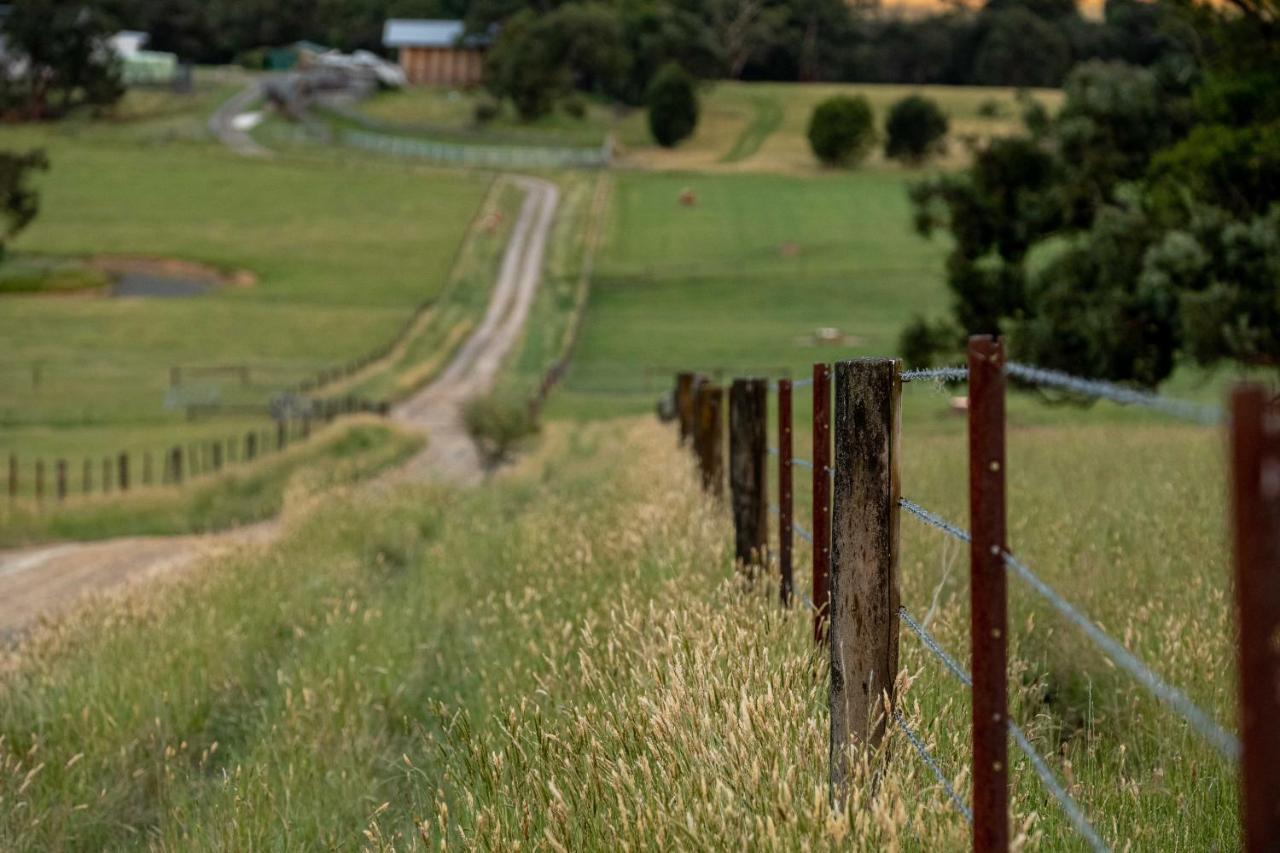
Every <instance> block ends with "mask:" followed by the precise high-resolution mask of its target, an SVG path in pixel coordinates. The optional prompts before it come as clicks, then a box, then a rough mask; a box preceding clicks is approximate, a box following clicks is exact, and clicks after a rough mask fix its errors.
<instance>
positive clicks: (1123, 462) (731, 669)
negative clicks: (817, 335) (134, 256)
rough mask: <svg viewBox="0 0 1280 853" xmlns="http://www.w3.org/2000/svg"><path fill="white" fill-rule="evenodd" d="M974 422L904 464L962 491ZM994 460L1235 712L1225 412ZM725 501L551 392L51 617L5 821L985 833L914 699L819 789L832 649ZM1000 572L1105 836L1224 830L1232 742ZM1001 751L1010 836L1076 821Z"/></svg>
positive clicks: (936, 566)
mask: <svg viewBox="0 0 1280 853" xmlns="http://www.w3.org/2000/svg"><path fill="white" fill-rule="evenodd" d="M962 441H963V440H962V439H958V438H956V437H947V436H934V437H928V436H926V437H923V438H920V437H918V436H916V435H915V434H914V431H913V429H912V426H911V425H910V424H908V425H907V428H906V437H905V438H904V447H905V448H906V452H905V454H904V470H903V482H904V491H905V493H906V494H908V495H910V496H911V497H912V498H914V499H915V500H918V501H920V502H921V503H923V504H924V505H926V506H930V507H932V508H934V509H937V510H938V511H940V512H943V513H946V514H949V515H951V516H952V517H957V518H963V514H962V506H963V499H964V493H965V492H964V487H963V482H964V460H963V456H962V454H961V453H959V452H958V450H959V445H960V444H961V443H962ZM1010 476H1011V485H1012V493H1013V495H1014V500H1013V504H1012V505H1013V506H1015V507H1016V508H1017V509H1016V511H1015V513H1013V515H1012V518H1013V519H1014V520H1013V525H1012V530H1011V542H1012V544H1013V546H1014V547H1015V549H1017V550H1018V551H1019V552H1020V553H1022V554H1023V555H1024V556H1025V557H1026V558H1027V559H1028V560H1029V561H1030V562H1031V564H1032V565H1033V566H1034V567H1036V568H1037V569H1038V570H1039V571H1040V572H1041V573H1042V574H1043V575H1044V577H1045V578H1046V579H1047V580H1049V582H1051V583H1053V584H1055V585H1057V586H1058V587H1059V588H1060V589H1062V590H1063V591H1064V592H1065V593H1066V594H1067V595H1069V596H1070V597H1071V598H1072V599H1073V600H1074V601H1076V602H1077V603H1078V604H1079V605H1080V606H1082V607H1083V608H1084V609H1085V610H1086V612H1088V613H1089V614H1090V616H1091V617H1092V618H1095V619H1097V620H1098V621H1099V622H1100V623H1101V624H1103V625H1104V626H1105V627H1106V628H1107V629H1108V630H1110V631H1112V632H1113V633H1114V634H1115V635H1116V636H1120V637H1123V638H1125V639H1126V641H1127V642H1128V643H1129V644H1130V645H1131V647H1132V648H1133V649H1134V650H1135V651H1136V652H1137V653H1138V654H1140V655H1141V656H1142V657H1143V658H1144V659H1146V660H1147V661H1149V662H1150V663H1151V664H1152V665H1153V666H1155V667H1156V669H1157V670H1158V671H1159V672H1160V673H1161V674H1162V675H1163V676H1165V677H1167V678H1168V679H1169V680H1170V681H1172V682H1173V683H1175V684H1178V685H1180V686H1183V687H1185V688H1186V689H1187V690H1188V691H1189V693H1190V694H1191V695H1192V696H1193V697H1194V698H1195V699H1196V700H1197V701H1199V702H1201V703H1203V704H1204V705H1205V706H1207V707H1208V708H1210V709H1211V711H1212V712H1213V713H1214V714H1215V715H1216V716H1218V717H1219V719H1222V720H1223V721H1225V722H1227V723H1228V724H1229V723H1230V720H1231V719H1232V714H1233V711H1232V701H1231V694H1232V691H1233V685H1232V683H1231V680H1230V679H1229V678H1224V677H1223V671H1224V666H1223V663H1222V662H1223V661H1228V660H1230V659H1231V642H1232V640H1231V635H1232V632H1231V630H1230V621H1229V613H1230V609H1229V605H1228V601H1227V594H1226V570H1225V565H1224V561H1225V559H1226V557H1225V554H1226V549H1225V548H1224V547H1223V542H1222V539H1223V529H1222V527H1223V525H1222V512H1221V493H1222V480H1221V476H1222V470H1221V459H1220V442H1219V441H1218V439H1217V437H1216V436H1215V435H1212V434H1211V433H1206V432H1203V431H1199V430H1194V429H1182V428H1178V427H1172V428H1147V429H1140V430H1139V429H1135V430H1132V431H1128V432H1125V433H1122V434H1117V432H1116V431H1115V430H1114V429H1081V430H1067V431H1063V430H1031V431H1025V432H1019V433H1017V434H1015V435H1014V436H1013V438H1012V439H1011V454H1010ZM1065 482H1070V483H1071V484H1072V488H1071V489H1065V488H1063V484H1064V483H1065ZM726 525H727V522H726V515H725V513H724V512H723V510H722V509H721V508H718V507H717V506H716V505H715V504H713V503H711V502H708V501H706V500H705V499H704V498H703V497H702V496H701V495H700V494H699V492H698V490H697V488H696V486H695V485H694V476H693V472H692V470H691V468H690V464H689V461H688V460H687V459H686V458H685V457H684V456H683V454H678V451H677V450H676V449H675V439H674V435H673V433H672V432H671V431H670V430H667V429H659V428H658V427H657V426H656V425H654V424H653V423H652V421H649V420H647V419H645V420H642V421H639V422H634V421H626V420H614V421H610V422H604V423H596V424H587V425H580V424H567V423H566V424H560V425H555V426H553V427H552V428H551V430H550V431H549V433H548V435H547V436H546V437H545V438H544V440H543V443H542V447H541V449H540V450H539V451H538V452H537V453H536V454H535V455H534V456H532V457H530V458H527V459H525V460H524V461H522V462H521V463H520V466H519V467H518V468H517V469H516V470H515V471H513V472H511V473H509V474H508V475H507V476H505V477H503V478H501V479H500V480H499V481H496V482H494V483H492V484H490V485H489V486H487V487H483V488H480V489H477V490H471V491H463V492H454V491H448V490H445V491H440V490H433V489H422V488H402V490H400V491H382V492H379V493H377V494H376V495H374V496H370V495H369V494H368V493H357V494H356V496H354V497H343V496H340V495H337V496H334V497H333V498H331V499H330V500H328V501H325V502H323V503H321V504H320V505H319V506H318V507H317V508H316V510H315V511H314V512H313V513H309V514H304V515H300V516H298V517H296V518H294V519H293V521H292V522H291V523H290V528H289V532H287V533H286V535H285V537H284V539H283V540H282V541H281V542H280V544H279V545H277V546H274V547H272V548H270V549H269V550H267V551H265V552H263V553H260V554H254V553H246V554H243V555H237V556H234V557H230V558H226V559H223V560H220V561H218V562H216V563H214V564H211V565H209V566H207V567H206V568H204V569H203V570H199V571H196V572H194V573H192V574H190V575H189V576H187V577H185V578H184V579H182V580H179V581H177V582H175V583H174V584H172V585H170V584H165V585H159V586H155V587H152V588H150V589H140V590H137V591H135V592H134V593H133V594H132V595H130V596H129V597H127V598H126V599H125V600H123V601H122V602H117V603H106V604H99V605H96V606H93V607H85V608H83V609H82V610H81V611H80V612H79V613H78V614H75V615H73V616H71V617H70V618H68V619H67V620H65V621H62V622H59V623H57V624H55V625H51V626H48V627H46V628H44V629H42V630H40V631H38V632H37V633H36V634H35V635H33V637H32V638H31V639H30V640H29V641H28V643H27V644H26V645H25V646H24V647H23V648H22V649H21V650H20V651H18V652H17V653H16V654H15V655H14V656H13V657H12V658H11V659H10V660H9V661H8V662H7V664H6V665H5V667H4V673H3V675H0V692H3V694H4V696H5V701H4V702H3V703H0V744H3V748H0V756H2V758H0V797H3V801H4V802H5V803H6V808H5V809H3V810H0V842H3V846H5V847H6V848H7V849H14V850H27V849H30V850H42V849H51V848H62V847H78V848H102V847H112V848H115V847H120V848H142V847H152V848H155V847H159V848H163V849H171V848H177V847H181V848H184V849H228V848H235V849H248V848H253V849H262V848H276V847H280V848H296V849H307V848H315V847H346V846H353V845H366V846H369V847H370V848H372V849H381V850H390V849H393V848H394V849H400V850H403V849H426V848H436V847H438V846H439V844H440V842H441V840H442V839H444V840H446V841H447V842H448V843H449V844H451V845H460V846H465V847H480V848H483V849H514V847H516V846H517V845H519V846H521V847H527V846H536V847H541V846H546V847H549V848H563V849H619V848H620V847H622V846H624V845H626V844H627V843H634V842H635V841H636V840H637V839H647V840H650V841H651V842H652V843H653V844H654V845H656V846H659V847H684V848H690V849H695V848H696V849H709V848H713V849H729V848H731V849H745V848H750V849H755V848H768V849H796V848H804V847H817V848H822V849H828V848H833V847H852V848H854V849H861V850H878V849H891V848H894V847H896V848H897V849H904V850H939V849H960V848H963V847H964V846H966V845H967V843H968V841H967V840H968V828H967V826H966V825H965V824H964V822H963V820H962V819H961V818H960V817H959V815H957V814H956V813H955V812H954V811H953V810H951V808H950V807H949V805H948V803H947V801H946V799H945V794H944V793H943V791H942V789H941V787H940V786H939V785H938V784H937V783H936V781H935V780H934V779H933V777H932V775H931V774H930V773H929V771H928V770H927V769H926V768H925V767H924V766H923V765H922V764H921V763H920V762H919V761H918V760H917V758H916V756H915V754H914V752H913V751H912V749H911V748H910V746H909V745H908V744H907V742H906V741H905V740H904V739H903V738H902V736H901V734H899V733H897V731H896V730H895V731H894V733H893V734H891V736H890V740H889V751H890V756H891V758H890V761H889V764H888V770H887V773H886V774H885V775H884V776H883V777H882V778H881V779H880V781H879V783H878V784H877V785H873V784H872V783H871V782H870V780H866V779H861V778H860V779H859V780H858V781H857V782H856V783H855V785H854V787H853V788H852V792H851V796H850V799H849V801H848V803H847V805H846V806H845V807H844V808H836V809H833V808H832V807H831V806H830V805H829V800H828V796H827V783H826V772H827V747H826V738H827V725H828V722H827V716H826V710H825V690H826V665H825V663H824V662H823V661H822V660H821V658H818V657H815V655H814V653H813V651H812V645H811V640H810V635H809V625H808V618H807V614H806V613H805V611H803V610H802V609H793V610H791V611H781V610H779V609H778V608H777V605H776V604H775V603H774V593H773V591H772V589H771V588H768V589H766V588H760V589H757V590H755V591H752V592H747V591H744V590H743V588H742V586H741V584H739V583H737V582H735V581H733V580H732V578H731V575H732V570H731V566H730V559H731V553H730V551H729V550H728V548H727V544H728V541H729V532H728V530H727V527H726ZM902 537H903V558H902V585H903V601H904V604H905V605H906V606H907V607H908V609H909V610H910V611H911V612H912V613H914V614H915V615H916V616H917V618H919V619H922V620H926V621H927V624H928V625H929V628H930V630H931V631H932V632H933V633H934V634H935V635H936V636H937V637H938V639H939V640H940V641H941V642H942V643H943V644H944V645H945V646H946V647H947V648H949V649H950V650H951V651H952V652H953V653H954V654H955V655H956V656H957V657H958V658H959V659H960V660H961V662H962V663H963V662H964V661H965V658H966V655H965V649H966V642H965V637H966V633H965V632H966V630H967V629H966V624H967V616H966V613H965V608H966V602H967V596H966V594H965V589H964V587H965V581H964V574H965V567H964V558H963V555H962V554H961V553H960V552H959V551H958V550H957V549H956V548H955V547H953V546H952V545H951V544H950V543H948V542H947V541H945V540H943V539H941V538H940V537H939V536H938V535H936V534H935V533H934V532H933V531H931V530H927V529H925V528H923V527H920V526H919V525H916V524H914V523H912V522H910V521H908V520H904V521H903V527H902ZM1153 543H1158V547H1156V546H1153ZM798 559H799V560H800V564H801V565H802V566H805V565H807V559H808V555H807V553H806V552H804V551H803V550H801V551H800V553H799V555H798ZM1170 578H1183V579H1185V581H1184V582H1181V583H1170V582H1169V579H1170ZM1011 589H1012V593H1011V598H1012V604H1011V608H1012V610H1011V626H1012V628H1013V637H1012V638H1011V640H1012V643H1011V652H1012V661H1013V662H1012V665H1011V672H1012V673H1013V677H1014V685H1015V687H1014V691H1013V694H1014V695H1013V701H1014V705H1013V707H1014V709H1015V714H1016V719H1017V721H1018V722H1019V723H1020V724H1022V725H1023V726H1024V727H1025V728H1026V729H1027V730H1028V731H1029V733H1030V736H1031V737H1032V739H1033V741H1034V742H1035V744H1036V746H1037V748H1038V749H1039V750H1040V752H1041V753H1042V754H1044V755H1046V756H1048V757H1049V760H1050V761H1051V763H1053V765H1054V766H1055V767H1056V768H1057V769H1058V771H1059V772H1060V773H1063V774H1064V776H1065V778H1066V784H1067V786H1068V787H1069V789H1070V790H1071V792H1072V793H1073V794H1074V795H1075V796H1076V797H1078V799H1079V801H1080V803H1081V805H1082V807H1083V808H1084V809H1085V811H1086V813H1087V814H1089V815H1090V817H1091V818H1092V819H1093V820H1094V822H1095V824H1096V825H1097V826H1098V828H1099V829H1100V831H1101V832H1102V834H1103V836H1104V837H1105V838H1106V839H1107V840H1108V841H1110V842H1114V843H1115V844H1116V846H1117V847H1123V846H1125V842H1131V843H1132V845H1133V847H1134V849H1152V850H1157V849H1158V850H1204V849H1215V848H1216V849H1228V848H1232V847H1234V846H1235V838H1236V831H1237V829H1236V822H1235V811H1234V807H1235V800H1234V774H1233V772H1232V770H1231V769H1230V768H1228V767H1226V766H1224V765H1223V763H1222V762H1221V761H1219V760H1218V759H1217V758H1215V757H1214V756H1212V755H1210V754H1209V752H1208V751H1207V749H1206V748H1204V747H1202V746H1200V745H1198V742H1197V741H1196V740H1195V739H1194V738H1193V737H1192V736H1191V735H1190V734H1189V732H1188V731H1186V730H1185V729H1184V728H1183V727H1182V726H1181V725H1180V724H1177V723H1176V722H1175V721H1174V720H1173V718H1171V717H1170V716H1168V715H1167V714H1166V713H1165V712H1164V711H1163V710H1162V709H1160V708H1159V707H1157V706H1156V705H1155V704H1154V703H1153V702H1152V701H1150V700H1149V699H1147V698H1146V697H1145V694H1143V693H1142V692H1141V690H1140V688H1138V687H1136V686H1134V685H1133V684H1132V683H1131V682H1128V681H1127V680H1124V679H1122V678H1120V677H1119V676H1118V675H1117V673H1116V672H1115V670H1114V669H1112V668H1111V667H1109V666H1108V665H1107V663H1106V662H1105V661H1104V660H1103V659H1101V658H1100V657H1099V656H1098V655H1097V654H1096V653H1095V652H1094V651H1093V650H1092V649H1091V648H1089V647H1088V646H1087V645H1086V644H1085V642H1084V641H1083V640H1081V639H1080V638H1078V637H1077V636H1076V635H1075V634H1074V633H1073V632H1072V631H1070V630H1068V626H1065V625H1063V624H1062V623H1061V622H1060V621H1059V620H1057V619H1055V618H1054V617H1053V616H1052V615H1051V614H1049V613H1048V612H1046V611H1045V610H1044V609H1043V608H1042V607H1040V606H1039V605H1037V604H1035V603H1034V602H1033V601H1032V600H1031V599H1030V598H1029V597H1028V595H1027V591H1026V590H1025V589H1023V588H1020V587H1018V586H1017V585H1014V586H1013V587H1012V588H1011ZM193 600H198V601H200V602H201V605H202V606H200V607H190V606H187V602H190V601H193ZM902 666H903V669H904V671H905V675H904V679H905V681H904V692H903V699H902V707H903V709H904V712H905V713H906V715H907V717H908V719H909V720H910V721H911V723H912V725H913V726H915V727H916V728H917V730H918V731H920V733H921V735H922V737H923V738H924V739H925V740H926V742H927V743H928V744H929V746H930V748H931V749H932V750H933V751H934V752H935V754H936V755H937V757H938V759H939V761H940V762H941V764H942V766H943V767H944V768H945V772H946V773H947V774H948V776H950V777H952V778H953V779H954V780H955V782H956V784H957V785H958V786H959V787H960V788H961V789H962V790H963V789H965V787H966V785H967V782H966V780H967V778H968V777H967V771H966V766H967V748H966V739H967V724H966V714H967V703H966V699H965V697H964V694H963V690H962V688H961V687H960V686H959V685H958V684H957V683H956V682H954V681H953V680H951V679H950V677H949V676H948V675H947V674H946V673H945V671H943V670H942V669H941V668H940V667H938V666H937V665H935V663H934V662H933V658H932V657H931V656H929V654H928V653H927V652H926V651H924V650H923V649H922V647H921V646H920V645H919V644H918V643H916V642H915V641H914V640H913V639H912V638H910V637H909V636H904V637H903V639H902ZM1011 770H1012V776H1011V781H1012V785H1013V812H1014V826H1015V828H1016V830H1017V832H1018V834H1020V835H1025V840H1024V842H1023V843H1024V844H1026V845H1027V846H1029V847H1030V848H1034V849H1067V850H1069V849H1076V847H1077V845H1076V844H1074V843H1073V842H1072V841H1070V838H1071V835H1070V830H1069V827H1068V826H1067V824H1066V822H1065V820H1064V818H1063V817H1062V814H1061V812H1060V811H1059V810H1058V809H1057V808H1056V807H1055V806H1054V804H1053V803H1052V802H1051V801H1049V800H1048V799H1047V797H1046V795H1045V794H1044V793H1043V791H1042V789H1041V788H1040V787H1039V784H1038V782H1037V781H1036V780H1035V778H1034V776H1033V774H1032V772H1031V769H1030V767H1029V766H1028V765H1027V763H1026V762H1025V761H1024V760H1022V759H1017V760H1015V761H1014V763H1013V765H1012V767H1011Z"/></svg>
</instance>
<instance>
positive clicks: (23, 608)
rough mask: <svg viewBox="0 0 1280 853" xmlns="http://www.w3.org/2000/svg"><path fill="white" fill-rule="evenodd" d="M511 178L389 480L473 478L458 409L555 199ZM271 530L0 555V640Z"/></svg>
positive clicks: (549, 189)
mask: <svg viewBox="0 0 1280 853" xmlns="http://www.w3.org/2000/svg"><path fill="white" fill-rule="evenodd" d="M228 115H229V116H230V115H234V113H228ZM227 120H229V118H228V119H227ZM512 180H515V181H516V182H517V183H518V184H519V185H520V186H522V187H524V189H525V190H526V196H525V200H524V204H523V206H522V207H521V209H520V216H519V218H518V219H517V221H516V224H515V226H514V227H513V228H512V233H511V238H510V240H509V242H508V243H507V248H506V251H505V253H504V254H503V258H502V267H501V270H500V272H499V276H498V281H497V283H496V284H495V286H494V289H493V295H492V297H491V298H490V300H489V306H488V308H487V310H486V312H485V316H484V319H483V321H482V322H481V324H480V326H479V327H478V328H477V329H476V330H475V332H473V333H472V334H471V336H470V337H469V338H468V339H467V340H466V341H465V342H464V343H463V345H462V346H461V348H460V349H459V350H458V352H457V353H456V354H455V355H454V357H453V359H452V360H451V361H450V362H449V364H448V365H447V366H446V367H445V370H444V372H443V373H442V374H441V375H440V377H439V378H438V379H436V380H435V381H434V382H432V383H430V384H429V385H427V386H426V387H424V388H423V389H422V390H421V391H419V392H418V393H417V394H415V395H414V396H413V397H411V398H410V399H408V400H406V401H405V402H404V403H402V404H400V405H399V406H397V407H396V408H395V410H394V412H393V417H394V418H395V420H396V422H397V423H399V424H400V425H401V426H402V427H405V428H409V429H417V430H421V431H423V432H425V433H426V435H427V442H428V444H427V447H426V449H425V450H424V451H423V452H422V453H421V454H419V455H418V456H416V457H414V458H413V459H412V460H410V461H409V462H408V463H407V464H406V465H405V466H404V467H403V468H402V469H400V470H398V471H395V472H392V473H391V474H390V475H389V476H390V477H393V478H413V479H439V480H448V481H451V482H458V483H464V484H470V483H475V482H477V481H478V480H479V479H480V477H481V469H480V464H479V460H478V458H477V456H476V452H475V449H474V447H473V446H472V443H471V440H470V439H469V438H468V437H467V434H466V431H465V430H464V428H463V425H462V405H463V403H464V402H465V401H466V400H467V398H469V397H471V396H473V395H475V394H478V393H482V392H484V391H485V390H487V389H488V388H490V387H492V385H493V383H494V381H495V379H496V378H497V373H498V368H499V367H500V366H501V364H502V361H503V359H504V358H505V357H506V355H507V354H508V353H509V352H510V351H511V348H512V347H513V346H514V345H515V343H516V341H517V340H519V337H520V332H521V330H522V328H523V327H524V323H525V320H526V319H527V318H528V316H529V307H530V305H531V304H532V302H533V297H534V294H535V293H536V292H537V288H538V282H539V280H540V279H541V277H542V265H543V257H544V255H545V253H546V244H547V237H548V234H549V232H550V230H551V224H552V222H553V221H554V219H555V211H556V207H557V205H558V204H559V197H560V196H559V190H558V189H557V187H556V186H555V185H554V184H552V183H550V182H549V181H543V180H540V179H536V178H526V177H514V178H512ZM277 529H278V526H277V525H276V524H274V523H273V522H264V523H263V524H260V525H254V526H253V527H249V528H245V529H242V530H235V531H228V532H226V533H218V534H209V535H205V536H166V537H129V538H122V539H109V540H105V541H102V542H86V543H62V544H56V545H42V546H35V547H31V548H22V549H17V550H13V551H7V552H4V551H0V639H3V638H4V637H5V636H6V635H16V633H17V632H19V631H20V629H21V628H22V626H23V625H24V624H26V623H28V622H30V621H32V620H34V619H35V618H36V617H38V616H39V615H41V614H46V613H52V612H55V611H57V610H59V609H62V608H65V607H66V606H68V605H69V604H71V603H72V602H73V601H75V599H76V598H78V597H80V596H81V595H84V594H85V593H88V592H96V591H101V590H106V589H109V588H111V587H113V586H117V585H118V584H121V583H124V582H126V581H130V580H138V579H144V578H150V577H154V576H156V575H158V574H161V573H164V572H172V571H174V570H175V569H179V568H181V567H183V566H186V565H190V564H191V563H192V562H193V561H194V560H197V559H199V558H201V557H204V556H208V555H211V554H216V553H219V552H225V551H226V550H228V549H232V548H239V547H246V546H252V545H255V544H259V543H262V542H269V541H270V540H271V539H272V538H273V537H274V536H275V534H276V531H277Z"/></svg>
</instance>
